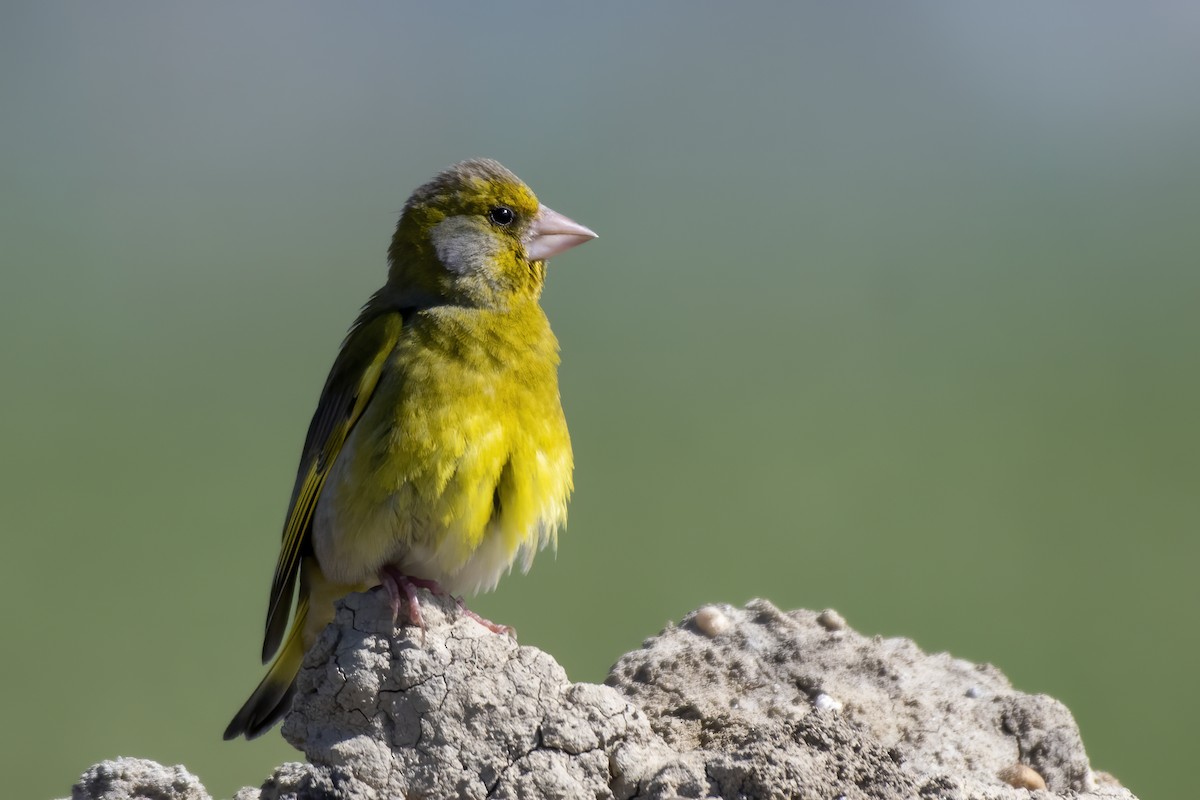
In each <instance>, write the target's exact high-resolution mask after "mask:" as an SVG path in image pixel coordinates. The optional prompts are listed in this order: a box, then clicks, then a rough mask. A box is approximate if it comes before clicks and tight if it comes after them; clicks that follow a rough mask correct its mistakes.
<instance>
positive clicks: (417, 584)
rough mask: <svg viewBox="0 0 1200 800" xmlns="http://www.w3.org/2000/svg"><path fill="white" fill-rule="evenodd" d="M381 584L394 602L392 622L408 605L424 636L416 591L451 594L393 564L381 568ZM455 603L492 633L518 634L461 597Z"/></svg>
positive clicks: (461, 611)
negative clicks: (483, 614) (403, 571)
mask: <svg viewBox="0 0 1200 800" xmlns="http://www.w3.org/2000/svg"><path fill="white" fill-rule="evenodd" d="M379 582H380V583H381V584H383V588H384V589H386V590H387V593H388V597H390V598H391V601H392V622H393V623H395V621H396V618H397V617H398V616H399V615H400V606H401V604H402V603H403V604H407V605H408V618H409V619H410V620H412V623H413V624H414V625H416V626H417V627H418V628H420V629H421V632H422V634H423V633H424V632H425V619H424V618H423V617H422V616H421V605H420V603H419V602H417V593H416V589H418V588H419V589H428V590H429V591H431V592H433V593H434V594H436V595H438V596H439V597H445V596H447V595H448V594H449V592H447V591H446V590H445V589H443V588H442V585H441V584H440V583H438V582H437V581H432V580H429V579H428V578H414V577H412V576H410V575H405V574H403V573H402V572H400V569H399V568H398V567H396V566H395V565H393V564H387V565H385V566H383V567H381V568H380V570H379ZM454 602H455V603H456V604H458V610H459V612H460V613H461V614H462V615H463V616H465V617H469V618H470V619H473V620H475V621H476V622H478V623H479V624H480V625H482V626H483V627H485V628H487V629H488V630H489V631H491V632H492V633H503V634H508V635H510V636H511V635H513V634H515V633H516V631H514V630H513V629H512V628H511V627H509V626H508V625H498V624H496V623H495V622H492V621H491V620H490V619H485V618H483V617H481V616H479V615H478V614H476V613H475V612H474V611H472V610H471V609H469V608H467V604H466V603H464V602H463V600H462V598H461V597H455V598H454Z"/></svg>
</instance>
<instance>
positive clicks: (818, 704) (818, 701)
mask: <svg viewBox="0 0 1200 800" xmlns="http://www.w3.org/2000/svg"><path fill="white" fill-rule="evenodd" d="M813 707H814V708H816V709H817V711H841V710H842V704H841V701H839V700H834V699H833V698H832V697H830V696H829V695H827V694H825V693H824V692H821V693H820V694H819V695H817V696H816V697H814V698H813Z"/></svg>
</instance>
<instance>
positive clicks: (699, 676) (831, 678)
mask: <svg viewBox="0 0 1200 800" xmlns="http://www.w3.org/2000/svg"><path fill="white" fill-rule="evenodd" d="M421 602H422V610H423V612H424V615H425V620H426V623H427V626H428V628H427V630H426V631H424V632H422V631H419V630H417V629H414V628H412V627H410V626H404V625H401V626H399V627H393V625H392V619H391V611H390V608H389V606H388V603H387V600H386V597H385V596H384V595H383V593H382V592H378V591H376V592H368V593H365V594H354V595H350V596H349V597H347V598H346V599H345V600H343V601H342V602H341V603H340V604H339V607H338V612H337V617H336V619H335V621H334V623H333V624H332V625H330V626H329V628H327V629H326V630H325V632H324V633H323V634H322V636H321V638H320V639H319V641H318V642H317V644H316V645H315V646H314V647H313V649H312V651H311V652H309V654H308V655H307V657H306V658H305V662H304V667H303V669H302V670H301V673H300V677H299V683H298V692H297V696H296V701H295V705H294V707H293V710H292V712H291V714H289V715H288V717H287V719H286V721H285V723H284V726H283V735H284V737H285V738H286V739H287V740H288V741H289V742H291V743H292V744H293V745H294V746H295V747H296V748H297V749H299V750H300V751H302V752H303V753H304V755H305V756H306V758H307V760H308V761H307V763H289V764H284V765H283V766H281V767H279V768H278V769H277V770H276V771H275V773H274V774H273V775H272V776H271V778H270V779H269V780H268V781H267V783H265V784H264V785H263V786H262V787H260V788H258V789H253V788H248V789H243V790H242V791H241V792H239V793H238V795H237V798H236V800H376V799H378V798H422V799H423V800H436V799H437V798H469V799H477V800H483V799H484V798H530V799H537V798H613V800H629V799H630V798H638V799H639V800H651V799H652V798H660V799H661V800H666V799H667V798H708V799H712V798H738V799H739V800H754V799H756V798H764V799H768V800H775V799H776V798H779V799H780V800H783V799H784V798H810V797H811V798H835V797H842V798H846V800H858V799H860V798H861V799H866V798H871V799H872V800H891V798H925V797H928V798H947V800H1027V798H1029V797H1030V796H1031V795H1030V792H1029V790H1028V789H1026V788H1017V786H1022V785H1024V786H1029V785H1036V781H1037V780H1038V779H1039V778H1040V779H1041V780H1044V781H1045V784H1046V789H1045V790H1038V791H1037V796H1039V797H1046V798H1051V797H1062V798H1067V797H1070V798H1080V800H1099V799H1100V798H1107V800H1135V798H1134V797H1133V795H1132V794H1131V793H1130V792H1129V791H1128V790H1126V789H1124V788H1122V787H1120V786H1119V785H1117V784H1115V783H1114V782H1111V780H1110V779H1108V778H1107V777H1106V776H1105V778H1104V779H1103V780H1096V778H1095V777H1094V775H1093V772H1092V770H1091V767H1090V765H1089V763H1088V759H1087V754H1086V752H1085V751H1084V748H1083V744H1082V742H1081V740H1080V737H1079V730H1078V728H1077V726H1076V725H1075V722H1074V720H1073V719H1072V717H1071V714H1070V712H1069V711H1068V710H1067V709H1066V707H1065V706H1063V705H1062V704H1061V703H1059V702H1058V701H1056V700H1053V699H1052V698H1049V697H1046V696H1043V695H1027V694H1023V693H1021V692H1017V691H1016V690H1014V689H1013V688H1012V686H1011V685H1010V684H1009V682H1008V680H1007V679H1006V678H1005V677H1004V676H1003V675H1002V674H1001V673H1000V672H999V671H998V670H997V669H995V668H994V667H991V666H987V665H976V664H971V663H969V662H966V661H963V660H961V659H956V658H953V657H951V656H949V655H946V654H932V655H931V654H926V653H923V652H921V651H920V650H919V649H918V648H917V647H916V645H914V644H913V643H912V642H911V641H908V640H907V639H885V638H881V637H874V638H871V637H866V636H863V635H861V634H859V633H857V632H855V631H854V630H853V629H851V628H850V627H848V626H847V624H846V622H845V620H843V619H842V618H841V617H840V615H838V614H837V612H835V611H832V610H826V611H824V612H822V613H820V614H817V613H815V612H809V611H793V612H790V613H784V612H782V611H780V610H779V609H777V608H775V607H774V606H773V605H771V604H770V603H768V602H766V601H764V600H754V601H752V602H750V603H748V604H747V605H746V607H745V608H734V607H732V606H726V605H709V606H705V607H704V608H702V609H700V610H699V611H697V612H693V614H691V615H689V616H687V617H685V618H684V619H683V620H682V621H681V622H680V623H679V625H677V626H670V627H668V628H667V629H666V630H664V631H663V632H661V633H660V634H658V635H657V636H654V637H652V638H650V639H648V640H647V641H646V642H645V644H644V646H643V647H642V648H641V649H640V650H637V651H634V652H632V653H628V654H626V655H625V656H623V657H622V658H621V659H620V660H619V661H618V662H617V663H616V665H614V666H613V668H612V670H611V672H610V673H609V677H608V679H607V680H606V682H605V685H603V686H596V685H592V684H573V683H571V682H570V681H569V680H568V679H567V676H566V674H565V672H564V671H563V669H562V667H560V666H559V665H558V663H557V662H555V661H554V659H553V658H551V657H550V656H549V655H547V654H546V653H543V652H541V651H539V650H536V649H534V648H531V647H521V646H520V645H518V644H517V642H516V641H515V640H513V639H512V638H510V637H508V636H503V635H497V634H494V633H491V632H490V631H488V630H487V629H485V628H484V627H482V626H480V625H479V624H478V623H476V622H474V621H473V620H471V619H469V618H468V617H465V616H463V615H461V614H460V613H459V612H458V610H457V608H456V606H455V604H454V603H453V601H451V600H448V599H443V598H435V597H432V596H429V595H427V594H422V597H421ZM128 763H136V764H138V765H143V766H139V767H138V769H139V770H141V771H138V772H136V775H145V776H159V777H161V779H162V780H163V781H165V782H166V783H164V784H163V788H162V789H161V790H158V791H159V793H158V794H152V793H146V789H145V787H144V785H143V784H139V785H143V788H142V789H140V791H143V794H125V795H120V794H113V793H112V791H114V789H113V788H112V787H119V786H133V785H134V784H136V783H137V781H136V780H126V779H125V778H124V777H122V778H120V780H117V779H115V778H109V777H104V776H125V775H134V774H135V773H134V772H132V771H130V767H128V766H124V767H121V768H119V769H118V768H116V767H111V768H110V767H108V766H107V765H119V764H128ZM145 765H148V766H145ZM155 768H156V769H157V770H158V772H156V771H155ZM106 770H107V771H106ZM1034 773H1036V774H1034ZM180 775H182V776H185V777H186V779H187V780H185V781H183V782H182V783H181V782H180V780H181V779H180V778H179V776H180ZM138 780H141V779H138ZM188 780H190V781H191V782H190V783H188V782H187V781H188ZM121 781H124V782H121ZM1010 784H1016V785H1017V786H1014V785H1010ZM104 791H107V792H109V793H107V794H103V793H98V792H104ZM187 791H192V792H193V794H186V793H180V792H187ZM171 792H175V793H171ZM197 792H198V793H197ZM118 797H121V798H123V797H130V798H147V800H150V799H151V798H153V800H176V798H179V799H180V800H183V799H184V798H186V799H187V800H193V798H195V800H200V798H206V797H207V795H205V794H203V789H202V788H201V787H200V786H199V784H198V783H196V782H195V779H194V778H192V777H191V776H190V775H188V774H187V773H186V772H184V771H183V770H182V768H178V767H177V768H174V770H169V769H168V768H165V767H158V766H157V765H153V764H152V762H132V761H131V760H122V761H118V762H106V764H102V765H98V766H97V767H93V769H92V770H89V772H88V773H86V774H85V776H84V780H83V781H82V782H81V783H80V785H79V786H77V787H76V790H75V794H74V795H73V800H100V799H101V798H103V800H117V798H118Z"/></svg>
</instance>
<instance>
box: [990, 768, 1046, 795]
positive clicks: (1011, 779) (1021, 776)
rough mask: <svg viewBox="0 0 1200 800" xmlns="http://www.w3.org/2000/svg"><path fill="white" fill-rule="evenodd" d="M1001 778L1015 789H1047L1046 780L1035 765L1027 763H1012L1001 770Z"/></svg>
mask: <svg viewBox="0 0 1200 800" xmlns="http://www.w3.org/2000/svg"><path fill="white" fill-rule="evenodd" d="M998 777H999V778H1000V780H1002V781H1004V782H1005V783H1007V784H1008V785H1009V786H1011V787H1013V788H1014V789H1029V790H1030V791H1033V790H1034V789H1045V788H1046V781H1045V779H1043V778H1042V776H1041V775H1039V774H1038V771H1037V770H1036V769H1034V768H1033V767H1030V766H1027V765H1025V764H1011V765H1009V766H1007V767H1005V768H1004V769H1002V770H1000V774H999V776H998Z"/></svg>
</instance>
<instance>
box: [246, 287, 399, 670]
mask: <svg viewBox="0 0 1200 800" xmlns="http://www.w3.org/2000/svg"><path fill="white" fill-rule="evenodd" d="M401 316H402V315H401V313H400V312H398V311H387V312H385V313H382V314H381V313H379V312H378V311H373V312H372V311H369V310H364V312H363V314H362V315H361V316H360V317H359V318H358V321H357V322H355V323H354V327H352V328H351V329H350V333H349V334H347V335H346V340H345V341H344V342H343V343H342V349H341V352H339V353H338V357H337V359H336V360H335V361H334V362H333V368H332V369H331V370H330V371H329V377H328V378H326V379H325V388H324V389H322V390H321V400H320V402H319V403H318V404H317V410H316V412H315V413H314V414H313V418H312V422H311V423H309V426H308V436H307V438H306V439H305V441H304V452H303V454H302V455H301V457H300V468H299V470H298V472H297V474H296V486H295V488H294V489H293V490H292V502H291V505H290V506H289V508H288V513H287V521H286V522H285V523H284V526H283V543H282V544H281V545H280V548H279V562H278V563H277V564H276V566H275V579H274V580H273V581H272V583H271V599H270V605H269V606H268V607H267V628H266V634H265V635H264V637H263V654H262V655H263V662H264V663H265V662H267V661H268V660H270V658H271V656H273V655H274V654H275V651H276V650H278V649H279V645H280V643H281V642H282V641H283V637H284V633H285V632H286V631H287V624H288V617H289V615H290V614H291V609H292V596H293V594H294V593H295V587H296V575H297V572H298V571H299V567H300V561H301V559H302V558H303V556H304V555H306V554H307V553H309V552H311V550H312V542H311V541H310V536H309V533H310V532H311V530H312V519H313V512H314V510H315V509H316V507H317V498H318V497H320V495H321V487H322V486H324V485H325V478H326V476H327V475H328V474H329V468H330V467H331V466H332V465H333V462H334V461H335V460H336V459H337V455H338V453H339V452H340V451H341V449H342V445H343V444H344V443H345V441H346V437H347V436H348V435H349V433H350V429H351V428H353V427H354V423H355V422H357V421H358V418H359V417H360V416H361V415H362V412H363V409H364V408H366V406H367V401H368V400H370V398H371V393H372V392H374V391H375V385H376V384H377V383H378V382H379V376H380V374H381V373H382V372H383V368H384V365H385V364H386V363H387V359H388V356H389V355H390V354H391V352H392V350H393V349H394V348H395V346H396V343H397V342H398V341H399V338H400V329H401V324H402V319H401Z"/></svg>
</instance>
